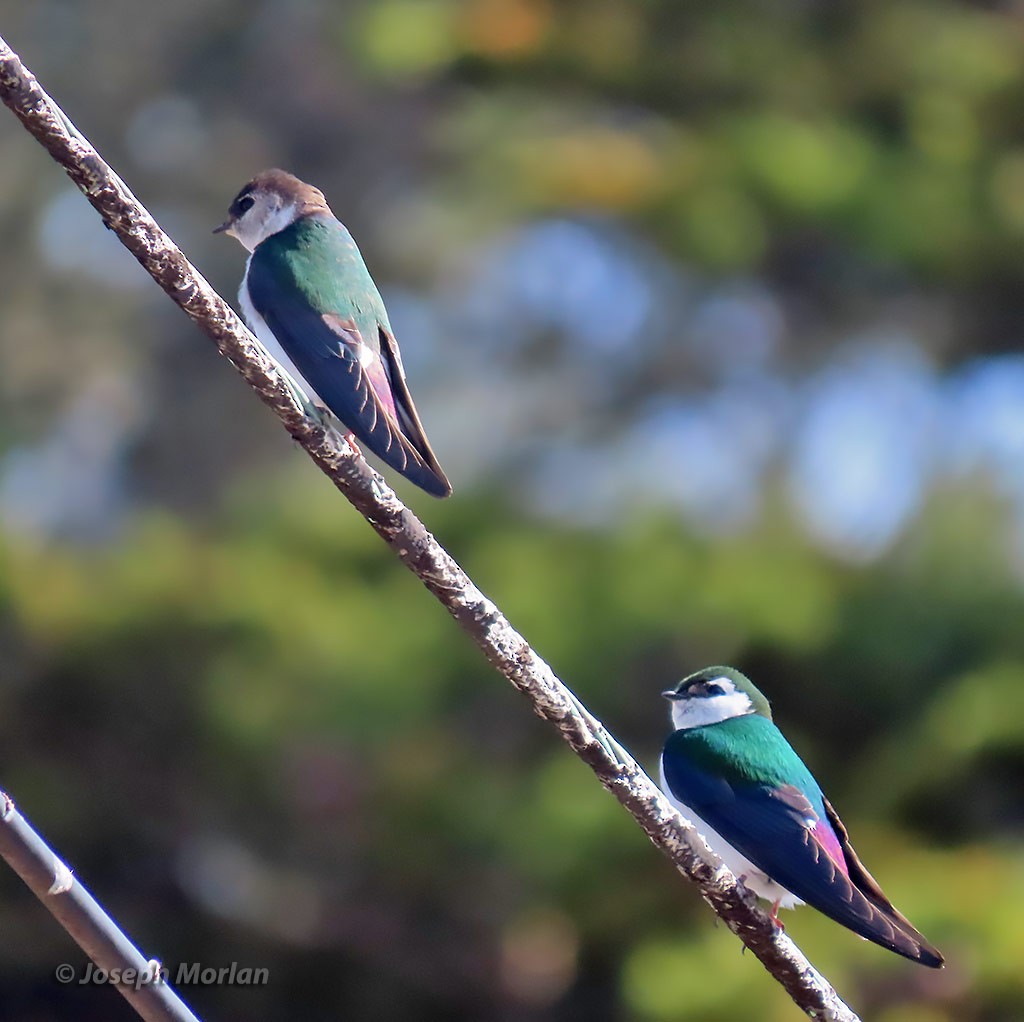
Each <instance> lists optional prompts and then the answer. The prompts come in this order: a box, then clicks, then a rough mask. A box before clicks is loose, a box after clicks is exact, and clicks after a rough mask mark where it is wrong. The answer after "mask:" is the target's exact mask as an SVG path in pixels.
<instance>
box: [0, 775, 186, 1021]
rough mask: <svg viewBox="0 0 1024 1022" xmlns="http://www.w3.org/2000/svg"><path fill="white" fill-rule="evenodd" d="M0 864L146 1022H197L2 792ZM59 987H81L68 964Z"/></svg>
mask: <svg viewBox="0 0 1024 1022" xmlns="http://www.w3.org/2000/svg"><path fill="white" fill-rule="evenodd" d="M0 858H3V859H5V860H6V861H7V864H8V865H9V866H10V867H11V869H13V870H14V872H15V873H17V874H18V876H20V877H21V879H22V880H24V881H25V883H26V885H27V886H28V887H29V889H30V890H31V891H32V893H33V894H34V895H35V896H36V897H37V898H38V899H39V900H40V901H41V902H42V903H43V904H44V905H45V906H46V907H47V908H48V909H49V910H50V912H52V913H53V915H54V918H55V919H56V920H57V922H59V923H60V925H61V926H63V927H64V929H65V930H67V931H68V933H69V934H71V936H72V937H73V938H74V940H75V943H76V944H78V946H79V947H80V948H81V949H82V950H83V951H84V952H85V953H86V954H87V955H88V956H89V957H90V958H91V959H92V960H93V962H95V963H96V965H97V967H98V968H100V969H102V970H103V971H104V973H105V974H106V976H107V977H108V979H109V982H110V984H111V985H112V986H115V987H116V988H117V991H118V993H120V994H121V995H122V996H123V997H124V998H125V1000H126V1001H127V1002H128V1003H129V1004H130V1005H131V1006H132V1007H133V1008H134V1009H135V1010H136V1011H137V1012H138V1013H139V1015H140V1016H141V1017H142V1018H143V1019H145V1020H146V1022H199V1020H198V1019H197V1018H196V1017H195V1015H193V1014H192V1012H191V1011H189V1009H188V1008H187V1007H186V1005H185V1004H184V1002H183V1001H181V1000H180V999H179V998H178V996H177V995H176V994H175V993H174V991H173V990H172V989H171V988H170V987H169V986H168V985H167V970H166V969H164V968H163V967H162V966H161V964H160V963H159V962H157V961H151V962H147V961H146V959H145V958H143V957H142V954H141V952H140V951H139V950H138V948H136V947H135V945H134V944H132V942H131V941H130V940H129V939H128V938H127V937H126V936H125V935H124V933H122V932H121V930H120V929H119V928H118V925H117V923H115V922H114V920H113V919H111V918H110V916H108V915H107V913H106V912H104V911H103V909H102V908H101V907H100V905H99V904H98V903H97V902H96V899H95V898H93V896H92V895H91V894H90V893H89V892H88V891H87V890H86V889H85V888H84V887H83V886H82V884H81V883H80V882H79V881H78V879H77V878H76V877H75V876H74V874H72V872H71V870H69V869H68V867H67V866H65V865H64V863H63V862H62V861H61V860H60V859H59V858H58V856H57V855H56V853H55V852H54V851H53V850H52V849H51V848H50V847H49V845H47V844H46V842H45V841H44V840H43V839H42V838H41V837H40V836H39V835H38V834H37V833H36V832H35V831H34V830H33V829H32V828H31V826H29V824H28V822H27V821H26V820H25V818H24V817H23V816H22V815H21V813H19V812H18V810H17V809H16V808H15V806H14V803H13V802H12V801H11V799H10V798H9V797H8V796H7V794H6V793H5V792H2V791H0ZM55 975H56V979H57V982H58V983H64V984H67V983H72V982H82V979H81V978H80V977H78V976H76V974H75V970H74V968H73V966H72V965H71V964H70V963H67V962H64V963H62V964H60V965H58V966H57V969H56V972H55Z"/></svg>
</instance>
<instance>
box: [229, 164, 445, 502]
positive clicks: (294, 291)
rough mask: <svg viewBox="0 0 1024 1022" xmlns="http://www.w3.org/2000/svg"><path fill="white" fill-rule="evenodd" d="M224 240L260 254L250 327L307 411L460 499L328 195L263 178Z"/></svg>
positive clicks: (237, 203)
mask: <svg viewBox="0 0 1024 1022" xmlns="http://www.w3.org/2000/svg"><path fill="white" fill-rule="evenodd" d="M220 231H224V232H226V233H227V234H230V235H231V236H232V237H234V238H237V239H238V240H239V241H240V242H241V243H242V245H243V246H244V247H245V248H246V249H248V250H249V252H250V253H252V254H251V255H250V256H249V261H248V263H247V264H246V267H245V276H244V277H243V278H242V286H241V289H240V290H239V293H238V300H239V302H240V303H241V306H242V314H243V315H244V316H245V320H246V322H247V323H248V324H249V328H250V329H251V330H252V332H253V333H254V334H255V335H256V337H257V338H258V339H259V341H260V343H261V344H262V345H263V347H264V348H266V350H267V352H268V353H269V354H270V355H271V357H273V358H274V360H275V361H277V362H278V363H279V364H280V366H281V368H282V369H284V370H285V372H286V373H287V374H288V375H289V376H291V377H292V379H293V382H294V383H295V385H296V386H297V387H298V388H299V390H300V392H301V395H302V396H303V397H305V399H306V402H307V403H308V401H309V400H312V402H313V404H315V405H317V406H318V407H320V408H324V409H327V410H328V411H330V412H332V413H333V414H334V416H335V417H336V418H337V419H338V420H339V421H340V422H341V423H342V425H343V426H344V427H345V428H346V430H348V431H349V432H350V433H351V434H352V435H353V436H355V437H356V438H358V439H359V440H361V441H362V442H363V443H364V444H365V445H366V446H367V447H368V448H369V449H370V450H371V451H373V453H374V454H376V455H377V456H378V457H379V458H380V459H381V460H382V461H384V462H385V463H386V464H388V465H390V466H391V467H392V468H393V469H395V470H396V471H398V472H400V473H401V474H402V475H404V476H405V477H406V478H407V479H409V480H411V481H412V482H414V483H416V485H417V486H420V487H422V488H423V489H424V490H426V491H427V492H428V493H432V494H434V496H436V497H447V496H448V494H450V493H451V492H452V488H451V485H450V484H449V482H448V479H447V478H446V476H445V474H444V472H443V471H442V469H441V466H440V465H439V464H438V461H437V458H436V457H434V452H433V451H432V450H431V449H430V444H429V443H428V442H427V437H426V434H425V433H424V431H423V424H422V423H421V422H420V417H419V415H418V414H417V412H416V406H415V405H414V404H413V401H412V395H411V394H410V393H409V387H408V385H407V384H406V382H405V370H404V369H403V368H402V356H401V355H400V354H399V351H398V342H397V341H396V340H395V335H394V333H393V332H392V330H391V324H390V323H389V322H388V314H387V311H386V310H385V308H384V301H383V299H382V298H381V296H380V293H379V292H378V291H377V288H376V285H375V284H374V283H373V279H372V278H371V277H370V272H369V270H367V268H366V264H365V263H364V262H363V257H362V256H361V255H360V254H359V249H358V248H356V243H355V241H353V240H352V235H351V234H349V233H348V231H347V230H346V228H345V226H344V224H342V223H341V221H339V220H338V219H337V217H335V215H334V214H333V213H332V212H331V208H330V206H328V205H327V200H326V199H325V198H324V195H323V192H321V191H320V190H319V189H318V188H314V187H313V186H312V185H307V184H305V183H304V182H302V181H300V180H299V179H298V178H297V177H293V176H292V175H291V174H287V173H285V171H283V170H265V171H263V173H261V174H257V175H256V177H254V178H253V179H252V180H251V181H250V182H249V183H248V184H247V185H246V186H245V187H244V188H243V189H242V190H241V191H240V192H239V193H238V195H236V196H235V200H234V202H232V203H231V206H230V208H229V209H228V218H227V220H225V221H224V223H222V224H221V225H220V226H219V227H217V228H215V230H214V233H215V234H216V233H218V232H220Z"/></svg>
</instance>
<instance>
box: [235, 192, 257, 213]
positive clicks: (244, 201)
mask: <svg viewBox="0 0 1024 1022" xmlns="http://www.w3.org/2000/svg"><path fill="white" fill-rule="evenodd" d="M255 201H256V200H255V199H254V198H253V197H252V196H251V195H244V196H242V198H240V199H239V200H238V202H236V203H235V206H236V207H237V209H238V215H239V216H242V215H243V214H245V213H248V212H249V210H250V209H252V207H253V204H254V203H255Z"/></svg>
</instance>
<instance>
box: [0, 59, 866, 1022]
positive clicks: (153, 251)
mask: <svg viewBox="0 0 1024 1022" xmlns="http://www.w3.org/2000/svg"><path fill="white" fill-rule="evenodd" d="M0 98H2V99H3V101H4V103H5V104H6V105H7V106H8V107H10V109H11V110H12V111H13V112H14V114H15V116H16V117H17V118H18V119H19V120H20V121H21V122H22V124H23V125H24V126H25V128H26V129H27V130H28V131H29V132H30V134H32V135H33V136H34V137H35V138H36V139H37V140H38V141H39V142H40V143H41V144H42V145H43V146H44V147H45V148H46V149H47V151H48V152H49V153H50V155H51V156H52V157H53V158H54V159H55V160H56V161H57V162H58V163H59V164H60V165H61V166H62V167H63V168H64V170H65V171H66V172H67V174H68V176H69V177H70V178H71V180H72V181H74V183H75V184H76V185H77V186H78V187H79V189H81V191H82V193H83V194H84V195H85V197H86V198H87V199H88V200H89V202H91V203H92V205H93V206H94V207H95V208H96V210H97V211H98V212H99V214H100V216H101V217H102V219H103V222H104V223H105V224H106V225H107V226H108V227H110V228H111V229H112V230H113V231H114V232H115V233H116V234H117V236H118V238H119V239H120V240H121V242H122V244H124V246H125V247H126V248H127V249H128V250H129V251H130V252H131V253H132V254H133V255H134V256H135V258H136V259H137V260H138V261H139V263H141V264H142V266H143V268H144V269H145V270H146V271H147V272H148V273H149V274H150V276H152V278H153V279H154V280H155V281H156V282H157V283H158V284H159V285H160V286H161V287H162V288H163V289H164V291H166V292H167V294H168V295H170V297H171V298H172V299H173V300H174V301H175V302H176V303H177V304H178V305H179V306H180V307H181V308H182V309H183V310H184V311H185V312H186V313H187V314H188V315H189V316H190V317H191V318H192V319H193V320H194V321H195V322H196V324H197V325H198V326H199V327H200V329H201V330H202V331H203V332H204V333H205V334H207V336H209V337H210V338H211V339H212V340H213V342H214V343H215V344H216V345H217V348H218V350H219V351H220V352H221V354H222V355H224V356H225V357H227V358H228V359H230V360H231V362H232V363H233V364H234V366H235V368H236V369H238V371H239V372H240V373H241V374H242V376H244V377H245V379H246V380H247V381H248V383H249V384H250V385H251V386H252V387H253V389H254V390H255V391H256V392H257V394H258V395H259V396H260V398H261V400H262V401H263V402H264V403H265V404H267V405H269V406H270V407H271V408H272V409H273V410H274V412H275V413H276V414H277V415H278V417H279V418H280V419H281V421H282V422H283V423H284V425H285V427H286V428H287V430H288V432H289V433H290V434H291V435H292V436H293V437H294V438H295V439H296V440H297V441H298V442H299V443H300V444H301V445H302V447H304V448H305V450H306V452H307V453H308V454H309V456H310V457H311V458H312V459H313V461H314V462H316V464H317V465H318V466H319V467H320V469H321V471H323V472H324V473H325V475H327V476H328V478H330V479H331V481H332V482H333V483H334V484H335V486H337V488H338V489H339V490H340V491H341V492H342V494H343V495H344V496H345V497H346V498H347V499H348V500H349V501H350V502H351V503H352V504H353V505H354V506H355V507H356V508H357V510H358V511H359V512H360V513H361V514H362V515H363V516H364V517H365V518H366V520H367V521H368V522H369V523H370V525H371V526H372V527H373V528H374V529H375V530H376V532H377V533H378V535H380V537H381V538H382V539H383V540H384V541H385V542H386V543H387V544H388V546H390V547H391V549H392V550H393V551H394V552H395V554H396V555H397V556H398V557H399V558H400V559H401V561H402V562H403V563H404V564H405V565H406V567H408V568H409V569H410V570H411V571H412V572H413V573H414V574H415V575H416V576H417V577H418V578H419V579H420V581H421V582H422V583H423V584H424V585H425V586H426V587H427V589H429V590H430V592H432V593H433V594H434V596H435V597H437V599H438V600H439V601H440V602H441V603H442V604H443V605H444V607H445V608H446V609H447V610H448V612H449V613H450V614H451V615H452V617H454V618H455V620H456V621H457V622H458V623H459V625H460V626H461V627H462V628H463V630H464V631H465V632H466V633H467V634H468V635H469V636H470V637H471V638H472V639H473V641H474V642H475V643H476V644H477V645H478V646H479V647H480V649H481V650H482V651H483V653H484V655H485V656H486V657H487V659H488V660H490V662H491V663H492V664H493V665H494V666H495V667H496V668H497V669H498V671H499V672H500V673H501V674H502V675H504V677H505V678H506V679H507V680H508V681H510V682H511V683H512V684H513V685H514V686H515V687H516V688H517V689H519V691H520V692H522V693H523V694H524V695H525V696H526V697H527V698H528V699H529V700H530V702H531V704H532V706H533V709H534V712H536V713H537V714H538V715H539V716H541V717H543V718H544V719H545V720H548V721H550V722H551V723H552V724H554V725H555V726H556V727H557V728H558V729H559V731H560V732H561V734H562V737H563V738H564V739H565V740H566V741H567V742H568V743H569V745H570V746H571V747H572V748H573V750H574V751H575V752H576V753H577V755H579V756H580V758H581V759H583V760H584V761H585V762H586V763H587V764H588V765H589V766H590V768H591V769H592V770H593V771H594V773H595V774H596V775H597V777H598V778H599V780H600V781H601V783H602V784H603V785H604V786H605V787H606V788H607V789H608V790H609V791H610V792H611V793H612V794H613V795H615V797H616V798H618V800H619V801H620V802H621V803H622V804H623V805H624V806H625V807H626V809H627V810H628V811H629V812H630V813H631V814H632V816H633V818H634V819H635V820H636V821H637V823H639V824H640V826H641V827H642V828H643V830H644V831H645V832H646V834H647V835H648V837H650V839H651V840H652V841H653V842H654V844H655V845H657V846H658V847H659V848H660V849H661V850H662V851H663V852H664V853H665V854H666V855H667V856H668V857H669V858H670V859H671V860H672V862H673V863H675V865H676V867H677V868H678V869H679V870H680V872H682V873H683V874H684V875H685V876H687V877H688V878H689V879H690V880H692V881H693V882H694V883H696V884H697V885H698V887H699V888H700V892H701V894H702V895H703V897H704V899H705V901H707V902H708V904H710V905H711V907H712V908H713V909H714V910H715V912H716V913H718V915H719V916H720V917H721V918H722V919H723V920H724V921H725V922H726V924H727V925H728V926H729V928H730V929H731V930H732V931H733V932H734V933H736V934H737V936H738V937H739V938H740V940H742V941H743V943H744V944H745V945H746V946H747V947H748V948H750V950H751V951H752V952H753V953H754V954H755V955H756V956H757V958H758V959H759V960H760V961H761V963H762V964H763V965H764V967H765V968H766V969H767V970H768V971H769V972H770V973H771V974H772V975H773V976H774V977H775V979H776V980H778V982H779V983H781V984H782V986H783V987H784V988H785V989H786V991H787V993H789V995H790V997H792V999H793V1001H794V1002H795V1003H796V1004H797V1005H798V1006H799V1007H800V1008H801V1009H803V1010H804V1011H805V1012H806V1013H807V1014H808V1015H809V1016H811V1017H812V1018H817V1019H828V1020H834V1022H857V1016H856V1015H855V1014H854V1013H853V1012H852V1011H851V1010H850V1009H849V1008H848V1007H847V1006H846V1005H845V1004H844V1003H843V1002H842V1001H841V1000H840V999H839V997H838V995H837V994H836V993H835V991H834V990H833V989H832V987H831V986H830V985H829V983H828V982H827V981H826V980H825V979H824V978H823V977H822V976H821V975H820V974H819V973H818V972H817V971H816V970H815V969H814V967H813V966H812V965H811V964H810V962H808V960H807V959H806V958H805V957H804V955H803V954H802V953H801V951H800V950H799V948H797V947H796V945H795V944H794V943H793V942H792V941H791V940H790V939H789V938H788V937H787V936H786V935H785V934H784V933H782V932H780V931H779V930H778V929H777V928H776V927H775V925H774V924H773V923H772V922H771V920H770V919H769V918H768V916H767V915H765V913H763V912H761V911H760V910H759V909H758V908H757V907H756V906H755V905H754V904H753V900H752V898H751V897H750V896H749V895H746V894H745V892H743V890H742V889H741V888H740V887H738V885H737V883H736V880H735V878H734V877H733V876H732V874H731V873H730V872H729V871H728V870H727V869H726V868H725V866H723V865H722V864H721V862H719V860H718V859H717V857H716V856H714V855H713V854H712V853H711V852H709V850H708V849H707V846H706V845H705V844H704V842H703V840H702V839H701V838H700V836H699V835H698V834H697V832H696V831H695V830H694V829H693V828H692V827H691V826H689V824H688V823H687V822H686V821H685V820H684V819H683V818H682V817H681V816H680V815H679V813H678V812H676V810H675V809H674V808H673V807H672V806H671V805H670V804H669V803H668V801H667V800H666V799H665V797H664V796H663V795H662V794H661V792H660V791H659V790H658V788H657V786H656V785H655V784H654V783H653V782H652V781H651V779H650V778H649V777H648V776H647V774H645V773H644V771H643V770H642V769H641V768H640V767H639V766H638V764H637V763H636V762H635V761H634V760H633V758H632V757H631V756H630V755H629V754H628V753H627V752H626V751H625V750H624V749H622V748H621V746H619V745H618V744H617V743H616V742H615V741H614V739H613V738H612V737H611V735H610V734H609V733H608V732H607V731H606V730H605V728H604V727H603V726H602V724H601V723H600V722H599V721H598V720H596V719H595V718H594V717H593V716H592V715H591V714H590V713H589V712H588V711H587V710H586V708H585V707H583V706H582V704H581V703H580V702H579V701H578V700H577V699H576V697H575V696H574V695H573V694H572V693H571V692H570V691H569V690H568V689H567V688H566V687H565V685H563V684H562V683H561V682H560V681H559V680H558V678H556V677H555V675H554V673H553V672H552V670H551V668H550V667H549V666H548V665H547V664H546V663H545V662H544V661H543V660H542V659H541V658H540V657H539V656H538V655H537V654H536V653H535V652H534V651H533V650H532V649H531V648H530V646H529V645H528V644H527V642H526V640H525V639H524V638H523V637H522V636H521V635H519V633H518V632H516V631H515V630H514V629H513V628H512V626H511V625H510V624H509V622H508V621H507V620H506V619H505V617H504V615H502V613H501V612H500V611H499V610H498V608H497V607H496V606H495V605H494V604H493V603H492V602H491V601H490V600H489V599H488V598H487V597H486V596H484V594H483V593H482V592H481V591H480V590H479V589H478V588H477V587H476V586H475V585H474V584H473V582H472V581H471V580H470V578H469V577H468V576H467V575H466V573H465V572H464V571H463V570H462V569H461V568H460V567H459V565H458V564H456V562H455V561H454V560H453V559H452V558H451V557H450V556H449V554H448V553H447V552H446V551H445V550H444V549H443V548H442V547H441V546H440V545H439V544H438V542H437V541H436V540H435V539H434V537H433V536H432V535H431V534H430V533H429V532H428V531H427V530H426V529H425V528H424V526H423V524H422V523H421V522H420V521H419V520H418V519H417V518H416V517H415V516H414V515H413V514H412V513H411V512H410V511H409V510H408V509H407V508H406V507H405V506H404V505H403V504H402V503H401V501H399V500H398V498H397V497H396V496H395V494H394V493H393V492H392V491H391V489H390V488H389V487H388V486H387V485H386V484H385V483H384V481H383V480H382V479H381V478H380V477H379V476H378V475H377V474H376V473H375V472H373V471H372V470H371V469H370V468H369V466H368V465H367V464H366V463H365V462H364V461H363V460H362V458H361V457H360V455H359V454H358V453H357V452H356V451H355V450H354V449H353V448H351V447H349V446H348V445H347V444H346V443H344V441H341V440H339V439H338V438H337V437H335V436H332V435H329V434H328V435H325V433H324V430H323V429H322V427H321V426H320V425H319V424H318V423H316V422H315V421H313V420H312V419H307V418H306V417H305V416H304V414H303V412H302V409H301V408H300V407H299V406H298V405H297V404H295V402H294V400H293V398H292V395H291V392H290V390H289V389H288V387H287V386H286V385H285V383H284V380H283V379H282V377H281V376H280V375H279V373H278V372H277V369H276V367H275V366H274V364H273V363H272V362H271V361H270V360H269V359H268V358H267V356H266V355H265V354H264V352H263V350H262V349H261V348H260V347H258V345H257V344H256V342H255V339H254V338H253V336H252V335H251V334H250V333H249V331H248V330H246V329H245V327H244V326H243V325H242V323H241V321H240V320H239V319H238V317H237V316H236V315H235V314H234V312H232V310H231V309H230V308H229V306H228V305H227V304H226V303H225V302H224V300H223V299H222V298H221V297H220V296H219V295H218V294H217V293H216V292H215V291H214V290H213V289H212V288H211V287H210V285H209V284H208V283H207V282H206V281H205V280H204V279H203V277H202V276H201V275H200V274H199V273H197V272H196V270H195V268H194V267H193V266H192V265H191V264H190V263H189V262H188V260H187V259H186V258H185V256H184V255H183V254H182V252H181V251H180V250H179V249H178V247H177V246H176V245H175V244H174V243H173V242H172V241H171V239H170V238H169V237H168V236H167V235H166V234H165V233H164V232H163V231H162V230H161V228H160V227H159V225H158V224H157V223H156V221H155V220H154V219H153V217H152V216H151V215H150V214H149V212H148V211H147V210H146V209H145V208H144V207H143V206H142V205H141V204H140V203H139V202H138V201H137V200H136V199H135V197H134V196H133V195H132V194H131V192H130V191H129V190H128V188H127V187H126V186H125V184H124V183H123V182H122V181H121V180H120V179H119V178H118V177H117V175H116V174H114V172H113V171H112V170H111V169H110V167H109V166H107V164H106V163H104V161H103V160H102V159H101V158H100V156H99V154H98V153H97V152H96V150H95V149H94V148H93V147H92V146H91V145H90V144H89V142H88V141H87V140H86V139H85V138H84V137H83V136H82V135H81V134H79V133H78V132H77V131H76V130H75V128H74V126H73V125H72V124H71V123H70V121H69V120H68V119H67V117H66V116H65V115H64V114H63V112H62V111H61V110H60V108H59V107H58V106H57V105H56V104H55V103H54V102H53V100H51V99H50V98H49V96H47V95H46V93H45V92H43V90H42V89H41V88H40V86H39V84H38V83H37V82H36V80H35V78H34V77H33V75H32V74H31V73H30V72H29V71H28V70H27V69H26V68H25V66H24V65H23V64H22V63H21V61H20V59H19V58H18V56H17V55H16V54H15V53H14V52H13V51H12V50H11V49H10V48H9V47H8V46H7V44H6V43H5V42H4V41H3V40H2V39H0Z"/></svg>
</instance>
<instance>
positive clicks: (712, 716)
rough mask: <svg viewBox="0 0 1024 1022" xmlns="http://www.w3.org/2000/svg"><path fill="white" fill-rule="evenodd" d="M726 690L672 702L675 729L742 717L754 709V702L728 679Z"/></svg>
mask: <svg viewBox="0 0 1024 1022" xmlns="http://www.w3.org/2000/svg"><path fill="white" fill-rule="evenodd" d="M724 681H725V682H726V683H727V684H725V685H724V686H723V687H726V689H727V690H726V692H724V693H723V694H722V695H720V696H710V697H709V698H707V699H680V700H677V701H675V702H673V703H672V724H673V725H674V726H675V729H676V730H677V731H685V730H686V729H687V728H691V727H705V726H706V725H708V724H719V723H721V722H722V721H723V720H730V719H732V718H733V717H742V716H744V715H745V714H748V713H750V712H751V711H752V710H753V709H754V704H753V703H752V702H751V701H750V697H749V696H748V695H747V694H746V693H745V692H740V691H739V690H738V689H736V688H733V689H732V691H728V687H729V686H731V685H732V683H731V682H729V681H728V679H724Z"/></svg>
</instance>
